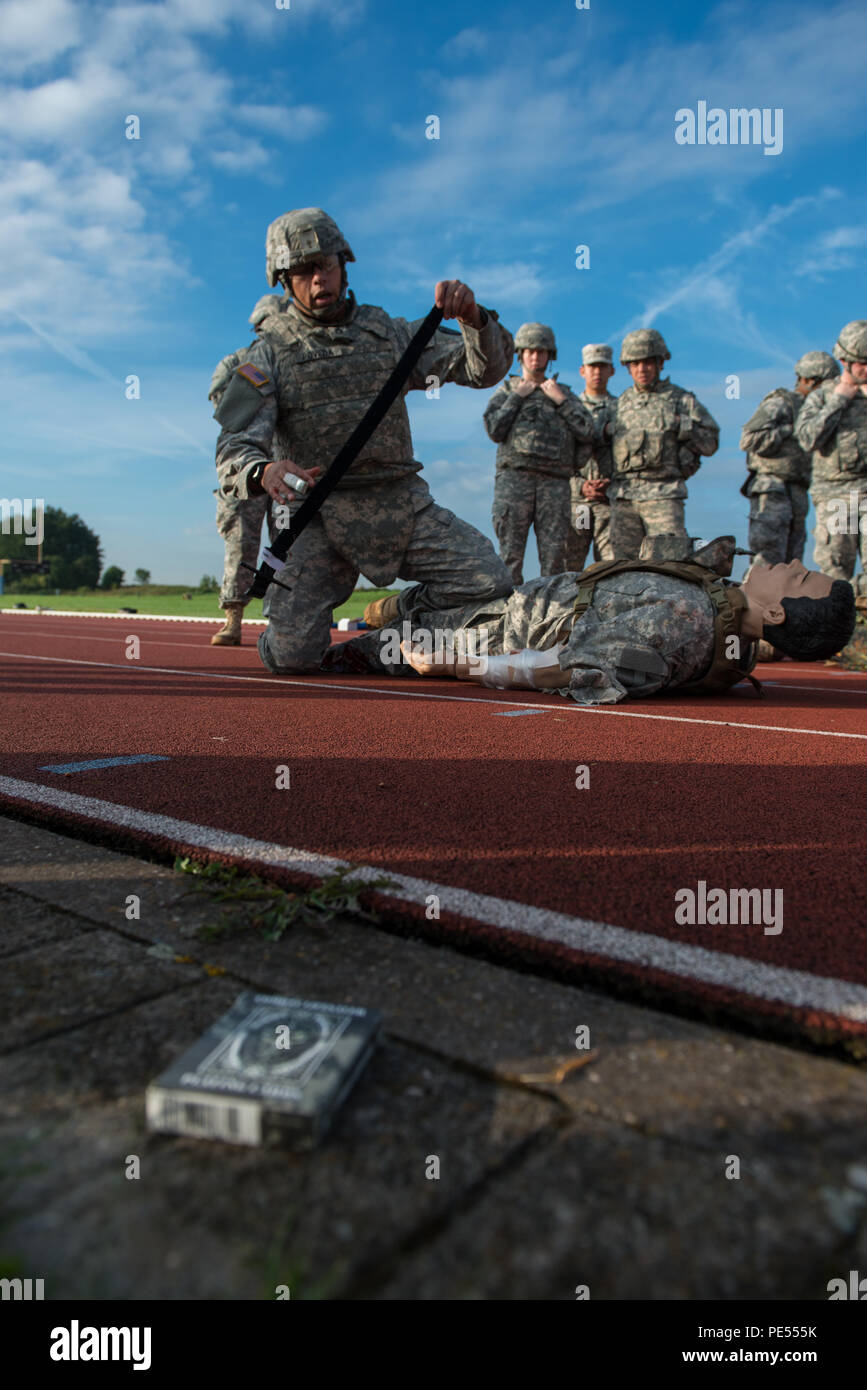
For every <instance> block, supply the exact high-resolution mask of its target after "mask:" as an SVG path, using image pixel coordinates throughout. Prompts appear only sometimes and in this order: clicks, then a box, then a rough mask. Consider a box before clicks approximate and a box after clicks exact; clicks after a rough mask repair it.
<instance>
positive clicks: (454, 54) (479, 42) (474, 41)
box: [440, 29, 490, 61]
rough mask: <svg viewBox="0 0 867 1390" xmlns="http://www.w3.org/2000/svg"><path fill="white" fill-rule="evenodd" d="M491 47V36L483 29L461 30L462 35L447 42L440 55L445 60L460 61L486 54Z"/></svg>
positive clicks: (457, 35) (453, 36) (456, 35)
mask: <svg viewBox="0 0 867 1390" xmlns="http://www.w3.org/2000/svg"><path fill="white" fill-rule="evenodd" d="M489 45H490V36H489V35H488V34H486V33H485V32H484V30H483V29H461V31H460V33H458V34H453V35H452V37H451V38H450V39H447V40H446V42H445V43H444V44H443V46H442V48H441V49H440V54H441V56H442V57H443V58H446V59H456V60H458V61H459V60H460V59H461V58H472V57H476V56H478V55H480V54H482V53H486V52H487V50H488V47H489Z"/></svg>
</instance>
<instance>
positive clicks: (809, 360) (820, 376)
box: [795, 352, 840, 381]
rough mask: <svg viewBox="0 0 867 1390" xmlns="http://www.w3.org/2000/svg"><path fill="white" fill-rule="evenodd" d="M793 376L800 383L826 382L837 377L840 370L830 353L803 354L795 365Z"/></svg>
mask: <svg viewBox="0 0 867 1390" xmlns="http://www.w3.org/2000/svg"><path fill="white" fill-rule="evenodd" d="M795 374H796V376H799V377H800V378H801V380H802V381H827V380H829V378H830V377H834V376H839V375H840V368H839V367H838V366H837V363H836V362H835V361H834V359H833V357H832V356H831V354H830V352H805V353H804V355H803V357H799V358H798V360H797V362H796V363H795Z"/></svg>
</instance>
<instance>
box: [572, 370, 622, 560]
mask: <svg viewBox="0 0 867 1390" xmlns="http://www.w3.org/2000/svg"><path fill="white" fill-rule="evenodd" d="M578 399H579V400H580V402H581V404H582V405H583V406H584V407H585V409H586V410H587V411H588V412H589V413H590V415H591V416H592V418H593V438H592V440H586V441H585V440H582V441H581V442H579V444H578V445H577V447H576V450H575V464H576V468H577V470H578V471H577V473H576V475H575V476H574V477H573V478H572V479H571V481H570V484H569V486H570V491H571V501H572V536H571V539H570V544H569V565H568V568H569V569H570V570H580V569H583V568H584V566H585V565H586V563H587V554H588V552H589V550H590V542H591V540H592V541H593V559H594V560H613V559H614V551H613V550H612V548H611V530H610V526H611V503H610V502H609V501H608V500H607V499H606V500H605V501H604V502H588V500H587V498H586V497H584V496H583V494H582V492H581V484H582V483H583V482H584V481H585V480H587V479H590V478H610V477H611V473H612V469H613V461H612V458H611V442H610V434H611V433H613V430H614V417H615V413H616V410H617V397H616V396H612V395H610V394H609V393H608V392H606V393H605V395H604V396H588V394H587V392H586V391H583V392H582V394H581V395H580V396H579V398H578Z"/></svg>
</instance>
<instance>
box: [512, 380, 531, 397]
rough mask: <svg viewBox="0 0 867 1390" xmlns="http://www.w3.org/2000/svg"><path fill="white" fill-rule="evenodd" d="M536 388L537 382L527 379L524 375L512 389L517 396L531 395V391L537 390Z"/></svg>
mask: <svg viewBox="0 0 867 1390" xmlns="http://www.w3.org/2000/svg"><path fill="white" fill-rule="evenodd" d="M535 389H536V382H535V381H526V380H524V378H523V377H522V379H521V380H520V381H516V382H515V385H514V386H513V387H512V390H513V391H514V392H515V395H516V396H529V395H530V392H531V391H535Z"/></svg>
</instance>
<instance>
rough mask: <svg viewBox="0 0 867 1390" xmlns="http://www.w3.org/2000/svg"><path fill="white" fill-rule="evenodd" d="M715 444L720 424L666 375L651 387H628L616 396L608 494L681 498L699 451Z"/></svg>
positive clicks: (712, 451)
mask: <svg viewBox="0 0 867 1390" xmlns="http://www.w3.org/2000/svg"><path fill="white" fill-rule="evenodd" d="M718 448H719V425H718V424H717V422H716V420H714V418H713V416H712V415H711V414H710V412H709V411H707V410H705V408H704V406H703V405H702V404H701V402H700V401H698V400H696V398H695V396H694V395H692V393H691V392H689V391H684V390H683V389H682V387H680V386H675V385H674V383H673V382H671V381H669V380H668V379H667V378H666V379H664V380H662V381H658V382H657V383H656V386H654V387H653V388H652V389H651V390H649V391H639V390H638V388H637V387H635V386H630V387H628V388H627V390H626V391H624V392H623V395H622V396H619V397H618V399H617V410H616V415H615V419H614V440H613V443H612V449H611V452H612V456H613V460H614V474H613V480H612V484H611V487H610V488H609V491H608V496H609V497H610V498H611V499H612V500H613V499H615V498H620V497H635V498H642V497H685V496H686V486H685V480H686V479H687V478H691V477H692V475H693V473H695V472H696V471H697V470H698V468H699V466H700V464H701V456H702V455H706V456H710V455H711V454H715V453H716V451H717V449H718Z"/></svg>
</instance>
